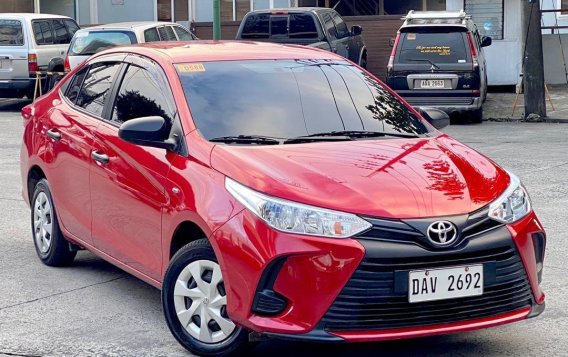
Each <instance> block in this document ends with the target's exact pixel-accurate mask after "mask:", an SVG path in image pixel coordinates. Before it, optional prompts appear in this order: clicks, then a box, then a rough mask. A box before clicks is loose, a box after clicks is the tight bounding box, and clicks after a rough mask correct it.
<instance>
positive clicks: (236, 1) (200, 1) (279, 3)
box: [176, 0, 297, 22]
mask: <svg viewBox="0 0 568 357" xmlns="http://www.w3.org/2000/svg"><path fill="white" fill-rule="evenodd" d="M191 1H192V11H193V12H192V14H193V15H192V17H193V20H194V21H196V22H211V21H213V2H212V1H211V0H191ZM296 1H297V0H221V4H220V5H221V21H237V20H241V19H242V18H243V17H244V16H245V15H246V14H247V13H248V12H249V11H251V10H264V9H275V8H285V7H291V6H295V5H296ZM177 20H178V19H177V18H176V21H177Z"/></svg>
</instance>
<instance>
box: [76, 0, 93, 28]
mask: <svg viewBox="0 0 568 357" xmlns="http://www.w3.org/2000/svg"><path fill="white" fill-rule="evenodd" d="M77 5H78V6H77V15H78V17H77V18H76V19H75V20H76V21H77V23H78V24H79V25H88V24H90V23H91V3H90V1H89V0H78V1H77Z"/></svg>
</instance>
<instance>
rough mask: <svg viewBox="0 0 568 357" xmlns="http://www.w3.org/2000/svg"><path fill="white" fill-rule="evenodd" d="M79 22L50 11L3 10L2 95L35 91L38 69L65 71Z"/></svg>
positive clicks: (0, 39)
mask: <svg viewBox="0 0 568 357" xmlns="http://www.w3.org/2000/svg"><path fill="white" fill-rule="evenodd" d="M78 29H79V26H78V25H77V23H76V22H75V21H74V20H72V19H70V18H68V17H65V16H60V15H48V14H17V13H3V14H0V61H1V63H0V97H1V98H21V97H24V96H26V95H27V96H28V97H31V96H32V95H33V90H34V85H35V77H36V75H35V72H37V71H55V72H63V59H64V57H65V53H66V52H67V47H68V46H69V42H70V41H71V37H73V34H75V32H76V31H77V30H78Z"/></svg>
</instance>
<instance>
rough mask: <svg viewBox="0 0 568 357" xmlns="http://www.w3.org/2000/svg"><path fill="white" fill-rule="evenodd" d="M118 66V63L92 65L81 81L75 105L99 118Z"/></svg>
mask: <svg viewBox="0 0 568 357" xmlns="http://www.w3.org/2000/svg"><path fill="white" fill-rule="evenodd" d="M120 65H121V64H120V63H100V64H99V63H97V64H94V65H92V66H91V68H90V69H89V73H88V74H87V76H86V77H85V80H84V81H83V85H82V86H81V90H80V91H79V94H78V96H77V100H76V102H75V104H76V105H77V106H79V107H81V108H83V109H85V110H86V111H87V112H89V113H91V114H93V115H94V116H97V117H101V116H102V114H103V109H104V107H105V104H106V100H107V98H108V96H109V92H110V88H111V86H112V83H113V82H114V80H115V77H116V75H117V73H118V69H119V68H120Z"/></svg>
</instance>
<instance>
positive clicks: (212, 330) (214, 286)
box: [162, 239, 248, 356]
mask: <svg viewBox="0 0 568 357" xmlns="http://www.w3.org/2000/svg"><path fill="white" fill-rule="evenodd" d="M226 304H227V295H226V292H225V287H224V283H223V276H222V275H221V267H220V266H219V263H218V262H217V258H216V257H215V253H214V251H213V248H211V245H210V244H209V241H208V240H207V239H200V240H196V241H193V242H191V243H189V244H187V245H185V246H184V247H183V248H181V249H180V250H179V251H178V252H177V253H176V254H175V255H174V257H173V258H172V260H171V262H170V265H169V267H168V270H167V271H166V276H165V278H164V283H163V285H162V305H163V308H164V315H165V318H166V322H167V324H168V327H169V329H170V331H171V333H172V334H173V335H174V337H175V338H176V340H177V341H178V342H179V343H180V344H181V345H182V346H183V347H185V348H186V349H187V350H189V351H190V352H191V353H194V354H196V355H200V356H229V355H231V356H234V355H238V354H240V353H242V352H244V350H245V349H246V348H247V345H248V331H246V330H245V329H243V328H241V327H239V326H237V325H235V324H234V323H233V322H232V321H231V320H230V318H229V317H228V315H227V306H226Z"/></svg>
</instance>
